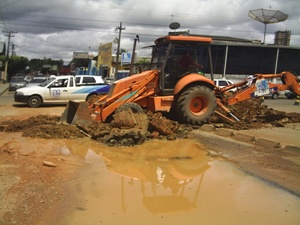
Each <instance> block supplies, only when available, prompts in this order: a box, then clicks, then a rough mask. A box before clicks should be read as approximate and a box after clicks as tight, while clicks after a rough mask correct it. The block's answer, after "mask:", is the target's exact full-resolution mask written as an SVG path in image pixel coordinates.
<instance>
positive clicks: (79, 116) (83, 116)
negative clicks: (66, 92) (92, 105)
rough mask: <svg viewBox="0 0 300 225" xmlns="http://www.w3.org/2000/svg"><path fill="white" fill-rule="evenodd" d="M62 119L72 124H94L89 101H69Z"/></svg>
mask: <svg viewBox="0 0 300 225" xmlns="http://www.w3.org/2000/svg"><path fill="white" fill-rule="evenodd" d="M60 121H61V122H65V123H68V124H71V125H74V124H76V123H79V124H82V125H90V124H92V122H93V120H92V118H91V115H90V110H89V107H88V102H75V101H69V103H68V104H67V106H66V108H65V111H64V112H63V114H62V116H61V119H60Z"/></svg>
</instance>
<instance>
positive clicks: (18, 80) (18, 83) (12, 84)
mask: <svg viewBox="0 0 300 225" xmlns="http://www.w3.org/2000/svg"><path fill="white" fill-rule="evenodd" d="M24 79H25V77H24V76H14V77H12V78H11V79H10V81H9V87H8V90H9V91H15V90H17V89H18V88H21V87H25V86H26V84H27V82H26V81H25V80H24Z"/></svg>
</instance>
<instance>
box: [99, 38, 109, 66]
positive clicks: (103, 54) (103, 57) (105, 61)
mask: <svg viewBox="0 0 300 225" xmlns="http://www.w3.org/2000/svg"><path fill="white" fill-rule="evenodd" d="M111 64H112V42H110V43H107V44H104V45H100V46H99V51H98V61H97V65H98V67H100V66H101V65H102V66H108V67H111Z"/></svg>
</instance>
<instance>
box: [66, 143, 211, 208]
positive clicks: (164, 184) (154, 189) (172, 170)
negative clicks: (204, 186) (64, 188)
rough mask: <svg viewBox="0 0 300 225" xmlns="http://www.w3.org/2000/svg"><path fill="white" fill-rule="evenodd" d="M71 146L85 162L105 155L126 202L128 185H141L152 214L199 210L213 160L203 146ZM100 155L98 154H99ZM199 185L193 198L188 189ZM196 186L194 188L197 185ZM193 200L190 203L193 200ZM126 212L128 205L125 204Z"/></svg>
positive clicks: (154, 144)
mask: <svg viewBox="0 0 300 225" xmlns="http://www.w3.org/2000/svg"><path fill="white" fill-rule="evenodd" d="M89 145H90V143H86V144H81V145H76V146H74V145H71V144H70V143H69V144H67V146H65V147H64V148H62V149H63V150H64V152H66V150H65V148H66V147H67V148H68V149H69V151H70V152H71V154H76V155H80V156H81V157H82V158H84V159H91V158H93V159H95V158H97V156H99V155H101V156H102V159H103V160H104V162H105V165H106V167H107V169H108V170H109V171H110V172H112V173H115V174H118V175H121V176H120V179H121V187H120V188H121V194H122V195H123V196H122V199H125V196H124V195H125V194H126V193H125V188H124V187H125V183H127V184H128V185H132V184H133V183H137V182H138V183H139V184H140V191H141V196H142V203H143V205H144V206H145V207H146V208H147V209H148V210H149V211H150V212H152V213H164V212H172V211H181V210H182V211H186V210H189V209H192V208H195V207H196V199H197V196H198V191H199V188H200V186H201V183H202V180H203V176H204V173H205V171H206V170H207V169H208V168H209V167H210V166H209V165H208V161H209V159H210V158H209V156H208V154H207V152H206V151H204V150H203V149H202V147H201V145H200V144H199V143H196V142H194V141H190V140H181V141H173V142H170V141H154V142H149V143H145V144H143V145H142V146H138V147H131V148H128V147H124V148H122V147H121V148H120V147H118V148H107V149H103V148H101V147H100V146H94V147H93V150H92V147H91V146H89ZM96 153H97V154H96ZM190 183H196V184H197V185H196V186H197V188H196V189H194V194H193V196H191V194H190V193H189V195H185V188H187V185H188V184H190ZM193 185H194V184H193ZM189 197H190V199H189ZM121 205H122V210H123V211H125V210H126V207H125V202H123V201H122V204H121Z"/></svg>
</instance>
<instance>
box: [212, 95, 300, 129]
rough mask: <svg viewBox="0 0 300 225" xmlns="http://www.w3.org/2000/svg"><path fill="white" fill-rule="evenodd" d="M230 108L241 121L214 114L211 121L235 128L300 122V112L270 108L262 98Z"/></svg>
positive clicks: (257, 127) (253, 127)
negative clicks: (230, 120) (229, 120)
mask: <svg viewBox="0 0 300 225" xmlns="http://www.w3.org/2000/svg"><path fill="white" fill-rule="evenodd" d="M229 109H230V111H231V112H232V114H233V115H235V116H236V117H237V118H238V119H239V120H240V121H236V122H234V123H230V122H228V121H225V120H224V119H222V118H220V117H218V116H217V115H214V116H212V118H211V119H210V121H209V122H210V123H212V124H216V123H221V125H220V126H222V127H225V128H231V129H235V130H248V129H259V128H263V127H267V126H274V127H284V126H285V124H287V123H300V113H286V112H282V111H278V110H274V109H272V108H268V107H267V106H266V105H264V104H263V100H261V99H250V100H247V101H242V102H239V103H237V104H235V105H232V106H229ZM219 111H220V112H221V110H219Z"/></svg>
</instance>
